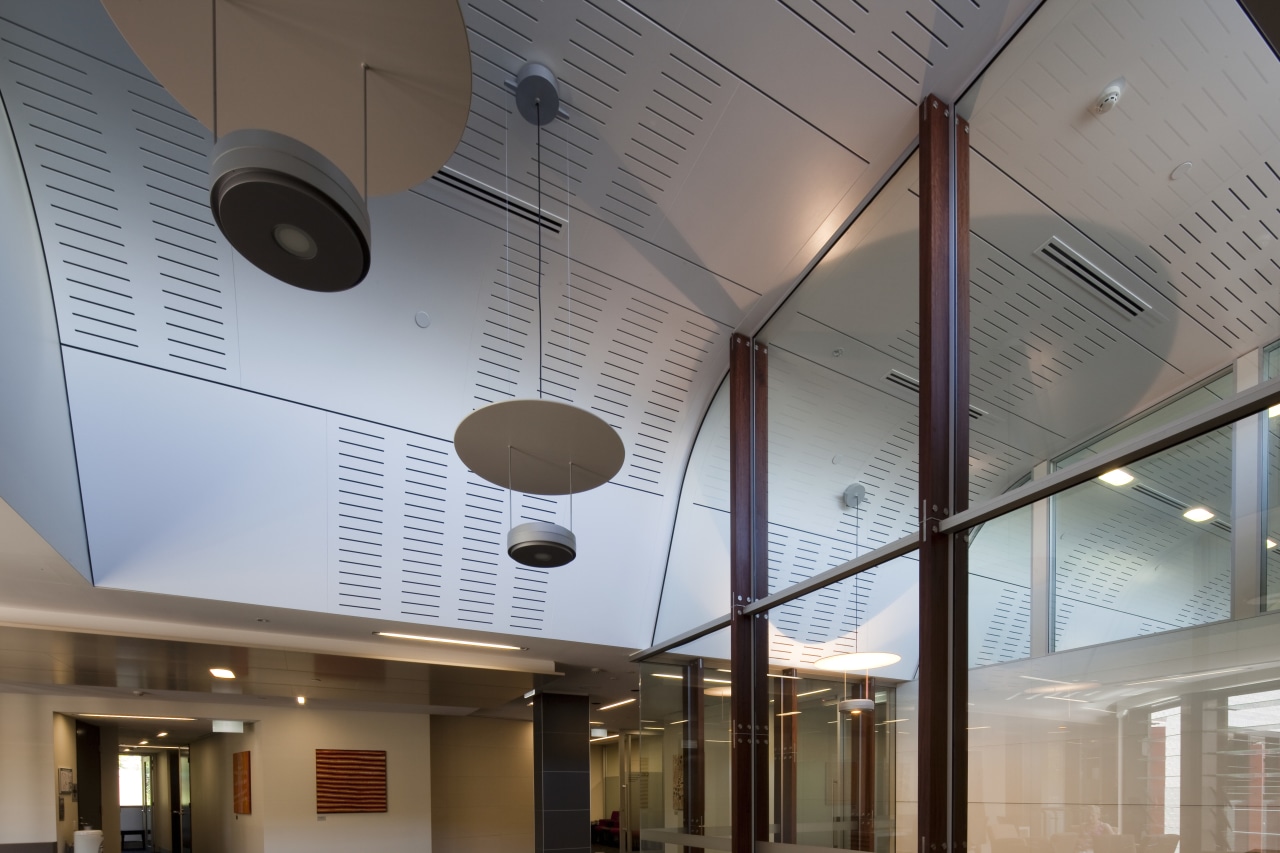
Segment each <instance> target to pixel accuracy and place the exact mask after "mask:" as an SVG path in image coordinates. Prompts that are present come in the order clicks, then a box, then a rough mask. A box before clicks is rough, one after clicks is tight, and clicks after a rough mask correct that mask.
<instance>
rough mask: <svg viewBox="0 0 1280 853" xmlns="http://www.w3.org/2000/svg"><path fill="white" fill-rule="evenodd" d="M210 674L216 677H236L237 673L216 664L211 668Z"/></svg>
mask: <svg viewBox="0 0 1280 853" xmlns="http://www.w3.org/2000/svg"><path fill="white" fill-rule="evenodd" d="M209 674H210V675H212V676H213V677H214V678H235V677H236V674H235V673H234V672H232V671H231V670H229V669H223V668H222V667H218V666H215V667H214V668H213V669H210V670H209Z"/></svg>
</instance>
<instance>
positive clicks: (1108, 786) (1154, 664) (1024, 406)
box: [961, 0, 1280, 853]
mask: <svg viewBox="0 0 1280 853" xmlns="http://www.w3.org/2000/svg"><path fill="white" fill-rule="evenodd" d="M1193 45H1194V47H1192V46H1193ZM1193 49H1194V50H1196V51H1201V50H1203V51H1206V52H1207V53H1208V54H1210V55H1213V56H1216V57H1218V58H1219V61H1217V62H1215V64H1214V68H1215V72H1214V75H1213V79H1207V78H1204V77H1200V76H1197V73H1196V72H1195V71H1193V70H1192V66H1193V64H1189V63H1185V62H1184V61H1183V59H1182V58H1183V57H1185V56H1188V55H1189V53H1188V51H1189V50H1193ZM1246 78H1249V79H1252V80H1255V81H1259V82H1261V81H1268V82H1266V83H1262V84H1263V85H1273V83H1274V81H1277V80H1280V61H1278V60H1277V57H1276V55H1275V54H1274V53H1273V52H1272V50H1271V48H1270V47H1269V46H1268V44H1267V43H1266V42H1265V41H1264V40H1263V39H1262V38H1261V37H1260V36H1259V34H1258V32H1257V31H1256V29H1255V28H1254V26H1253V24H1252V23H1251V22H1250V20H1249V18H1248V15H1247V14H1246V13H1245V12H1244V10H1243V9H1242V8H1241V5H1240V4H1237V3H1218V2H1211V0H1185V2H1184V0H1179V2H1176V3H1168V2H1161V0H1127V2H1117V1H1116V0H1097V2H1053V0H1051V2H1048V3H1046V4H1044V6H1043V7H1042V9H1041V12H1040V13H1038V14H1037V16H1036V17H1035V18H1033V20H1032V21H1031V22H1030V23H1029V24H1028V26H1027V28H1026V30H1025V31H1024V33H1023V34H1022V35H1020V37H1019V39H1017V40H1015V42H1014V43H1013V44H1012V45H1011V46H1010V48H1009V49H1007V50H1006V51H1005V52H1004V53H1003V54H1002V55H1001V56H999V57H997V59H996V60H995V61H994V62H993V64H992V65H991V66H990V68H989V69H988V70H987V71H986V73H985V74H984V76H983V78H982V79H980V80H979V81H978V83H977V84H976V85H975V86H974V87H973V88H972V89H971V91H970V93H969V95H968V96H967V98H966V101H965V103H963V104H962V107H961V113H962V114H964V115H968V116H969V117H970V123H971V145H972V164H973V168H972V175H971V183H970V186H971V187H972V198H971V207H972V212H973V221H972V232H973V233H972V236H971V261H972V263H971V270H970V275H971V283H972V300H971V304H970V308H971V316H972V320H971V325H972V341H971V350H970V353H971V364H972V371H971V376H970V381H971V386H972V400H971V403H972V405H973V406H974V407H975V409H977V410H978V411H977V412H974V411H971V420H970V426H971V429H972V432H973V441H972V447H973V452H972V453H971V458H970V475H971V485H972V486H973V487H974V489H973V490H972V493H973V494H974V497H975V499H980V498H981V497H984V496H985V497H994V496H995V495H999V494H1001V493H1003V492H1005V491H1007V490H1008V489H1009V488H1011V487H1014V486H1016V484H1017V481H1018V480H1019V479H1020V478H1023V477H1026V478H1027V479H1028V481H1029V482H1032V483H1034V482H1035V481H1036V480H1040V479H1043V478H1045V477H1050V476H1053V475H1054V474H1055V472H1057V471H1062V470H1064V469H1068V468H1070V467H1071V466H1073V465H1080V464H1089V460H1091V459H1095V458H1097V457H1098V455H1099V454H1102V453H1107V452H1110V451H1112V450H1113V449H1114V448H1116V447H1119V446H1121V445H1123V444H1125V443H1126V442H1130V441H1133V440H1135V439H1138V438H1139V437H1142V436H1149V435H1151V433H1152V431H1154V430H1158V429H1161V428H1164V427H1166V426H1167V425H1168V424H1171V423H1173V422H1174V421H1177V420H1178V419H1180V418H1183V417H1185V416H1189V415H1193V414H1195V413H1197V412H1202V411H1204V410H1206V409H1208V408H1210V407H1213V406H1215V405H1218V404H1220V403H1221V401H1223V400H1226V399H1228V398H1231V397H1233V396H1234V395H1236V394H1237V393H1240V392H1242V391H1246V390H1247V389H1249V388H1250V387H1252V386H1253V385H1255V384H1256V383H1257V382H1258V381H1259V380H1263V379H1267V378H1271V377H1275V376H1277V375H1280V370H1278V369H1277V368H1278V367H1280V362H1278V359H1277V354H1276V350H1275V349H1274V348H1267V345H1268V344H1269V343H1270V342H1271V341H1273V340H1274V339H1275V338H1276V337H1277V336H1280V322H1277V317H1280V315H1278V314H1277V313H1276V307H1275V306H1276V304H1277V303H1276V301H1275V285H1274V284H1273V282H1274V280H1275V279H1274V275H1273V272H1274V270H1275V269H1276V265H1277V262H1280V251H1278V250H1277V246H1276V244H1275V243H1274V241H1273V235H1272V234H1271V233H1270V232H1271V230H1272V229H1273V228H1274V225H1275V223H1272V222H1271V221H1270V217H1271V216H1272V213H1273V211H1274V210H1275V201H1274V192H1273V181H1274V176H1275V174H1276V172H1275V169H1274V168H1273V167H1274V165H1275V164H1276V163H1277V162H1278V161H1277V159H1276V157H1277V154H1278V153H1280V150H1278V146H1277V145H1276V141H1275V138H1274V136H1273V135H1272V134H1268V138H1267V141H1266V142H1265V143H1262V144H1260V145H1258V146H1256V147H1255V146H1250V147H1249V149H1248V150H1247V151H1245V150H1244V149H1238V150H1236V151H1235V153H1234V154H1232V155H1226V154H1225V152H1226V149H1227V147H1230V145H1229V143H1228V142H1227V140H1228V139H1229V138H1241V139H1242V138H1245V137H1248V136H1249V135H1250V134H1252V133H1253V129H1254V128H1257V127H1260V126H1263V125H1266V126H1272V125H1274V124H1275V123H1276V122H1280V106H1277V105H1276V104H1275V103H1271V102H1267V103H1265V104H1264V103H1261V102H1255V101H1253V100H1252V99H1243V100H1242V99H1240V96H1241V90H1239V89H1238V88H1236V86H1237V82H1238V81H1240V80H1243V79H1246ZM1112 80H1119V81H1120V83H1121V84H1122V85H1123V87H1124V91H1125V94H1124V96H1123V99H1124V100H1123V106H1122V107H1120V109H1119V110H1118V111H1110V112H1095V111H1094V110H1092V109H1090V104H1091V103H1092V99H1093V98H1094V97H1095V96H1096V94H1097V92H1099V91H1100V90H1101V88H1102V87H1104V86H1105V85H1106V84H1107V83H1108V82H1110V81H1112ZM1192 86H1194V87H1195V89H1196V91H1197V94H1198V96H1203V97H1204V98H1205V99H1206V103H1208V102H1213V103H1217V104H1219V105H1220V107H1221V108H1220V109H1219V111H1218V113H1217V115H1216V116H1215V118H1214V120H1213V121H1212V122H1204V121H1202V120H1201V119H1203V117H1204V113H1200V112H1198V111H1197V110H1196V109H1195V108H1188V109H1186V110H1185V114H1186V116H1187V117H1188V118H1189V121H1186V122H1183V121H1181V120H1179V119H1176V118H1173V117H1172V116H1171V114H1170V113H1169V112H1167V111H1166V110H1165V109H1164V108H1163V107H1162V106H1157V105H1159V104H1165V103H1168V101H1167V98H1168V97H1173V98H1174V99H1175V100H1177V101H1178V102H1179V103H1181V104H1183V105H1184V106H1185V105H1186V102H1185V101H1183V100H1181V99H1180V98H1177V97H1176V96H1175V95H1174V93H1178V92H1185V91H1188V87H1192ZM1224 146H1225V147H1224ZM1184 162H1186V163H1191V164H1192V165H1191V166H1189V168H1195V169H1200V170H1201V171H1200V173H1199V175H1200V176H1199V179H1198V180H1197V181H1196V184H1195V186H1194V188H1193V187H1191V186H1189V185H1187V184H1180V183H1178V182H1177V181H1176V180H1174V179H1172V178H1171V177H1170V176H1171V173H1172V172H1173V170H1174V169H1175V168H1177V167H1178V166H1179V165H1180V164H1183V163H1184ZM1263 235H1265V236H1263ZM1258 237H1261V239H1258ZM1276 423H1277V419H1272V418H1269V417H1267V413H1266V412H1263V413H1260V414H1258V415H1251V416H1250V417H1248V418H1245V419H1244V420H1242V421H1240V422H1239V423H1238V424H1234V425H1227V426H1224V427H1221V428H1216V429H1213V430H1207V431H1205V432H1204V433H1203V434H1201V435H1198V436H1195V437H1193V438H1189V439H1188V440H1185V441H1183V442H1182V443H1181V444H1178V445H1177V446H1175V447H1171V448H1168V449H1166V450H1163V451H1161V452H1159V453H1154V454H1149V455H1147V456H1146V457H1145V458H1141V459H1138V460H1136V461H1132V462H1128V463H1126V464H1123V465H1117V466H1116V467H1115V468H1114V469H1113V470H1110V471H1101V472H1099V473H1100V474H1101V475H1102V476H1100V477H1098V478H1097V479H1094V480H1092V481H1089V482H1085V483H1082V484H1080V485H1076V486H1074V487H1072V488H1070V489H1067V490H1065V491H1060V492H1058V493H1057V494H1056V495H1054V496H1053V497H1052V498H1050V499H1048V500H1044V501H1040V502H1038V503H1036V504H1034V505H1032V506H1029V507H1027V508H1025V509H1022V510H1018V511H1017V512H1014V513H1009V514H1007V515H1004V516H1001V517H998V518H995V519H993V520H990V521H987V522H986V523H984V524H983V525H981V527H979V528H974V529H972V530H971V531H970V532H969V572H970V607H969V619H970V624H969V637H970V670H969V680H968V688H969V702H970V706H969V714H968V725H967V735H968V740H969V750H968V752H969V754H968V759H969V780H968V793H969V802H970V808H969V826H968V833H969V837H968V849H969V851H970V853H975V851H980V853H1200V851H1217V852H1218V853H1226V852H1227V851H1230V853H1246V851H1267V850H1274V849H1280V838H1277V837H1276V833H1277V832H1280V787H1278V783H1280V773H1278V772H1277V771H1280V713H1278V712H1277V701H1278V700H1280V692H1278V691H1280V642H1277V640H1280V615H1277V614H1275V613H1274V612H1273V611H1274V609H1275V608H1276V607H1278V606H1280V605H1278V604H1277V601H1280V596H1277V595H1276V594H1275V592H1274V591H1275V590H1276V589H1280V587H1278V586H1277V583H1280V581H1277V580H1276V578H1277V577H1280V575H1278V574H1277V567H1276V566H1277V564H1276V557H1275V556H1274V552H1275V549H1274V548H1273V547H1269V546H1271V543H1272V542H1274V541H1275V540H1276V536H1275V532H1276V531H1277V529H1280V527H1278V525H1277V518H1278V517H1280V516H1278V515H1277V509H1276V507H1277V506H1280V498H1277V495H1278V494H1280V492H1278V491H1277V487H1276V479H1277V478H1276V475H1275V472H1276V470H1277V464H1278V462H1280V430H1278V429H1277V427H1276ZM1001 464H1004V465H1005V467H1003V468H1002V467H1000V465H1001ZM984 481H985V482H984ZM1255 485H1256V486H1257V488H1255ZM980 488H985V489H988V490H989V491H987V492H986V493H985V495H980V494H978V490H979V489H980ZM1255 532H1257V533H1258V537H1261V538H1264V539H1265V540H1266V541H1259V539H1258V538H1257V537H1255V535H1254V534H1255Z"/></svg>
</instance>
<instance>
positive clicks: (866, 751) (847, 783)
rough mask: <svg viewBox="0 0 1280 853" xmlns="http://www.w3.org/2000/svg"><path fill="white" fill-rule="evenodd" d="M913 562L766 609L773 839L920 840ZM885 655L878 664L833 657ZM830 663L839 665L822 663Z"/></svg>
mask: <svg viewBox="0 0 1280 853" xmlns="http://www.w3.org/2000/svg"><path fill="white" fill-rule="evenodd" d="M918 612H919V591H918V571H917V562H916V560H915V559H914V557H912V558H902V559H899V560H895V561H892V562H890V563H886V564H885V565H883V566H880V567H879V568H877V569H873V570H871V571H868V572H865V573H863V574H862V575H857V576H854V577H852V578H847V579H845V580H843V581H841V582H839V583H837V584H834V585H832V586H829V587H826V588H824V589H821V590H818V591H816V592H814V593H811V594H809V595H807V596H804V597H802V598H798V599H796V600H794V601H792V602H790V603H788V604H784V605H782V606H780V607H777V608H775V609H774V610H772V611H770V613H769V665H770V674H769V718H770V726H769V737H770V743H771V750H770V762H771V773H770V791H769V796H770V806H771V818H770V838H771V840H772V841H773V842H774V843H775V844H776V845H791V844H800V845H808V846H810V847H826V848H832V849H843V850H863V851H876V853H909V851H914V850H915V849H916V844H915V841H914V838H915V826H916V802H917V794H916V785H915V779H916V775H917V774H916V767H915V761H916V753H915V747H914V744H915V734H914V732H915V729H914V727H913V726H912V725H911V722H912V721H913V720H914V718H915V711H914V708H915V696H916V695H917V692H916V685H915V682H914V680H913V679H914V677H915V673H916V669H917V664H918V653H917V649H918V642H919V637H918V634H919V628H918V626H919V621H918ZM854 652H887V653H890V654H892V655H896V656H898V657H899V660H897V661H896V662H893V663H889V664H888V665H885V666H879V667H875V668H870V667H866V668H864V667H859V666H857V665H856V664H855V663H853V662H849V663H845V664H838V663H836V662H835V660H833V659H834V658H835V656H847V655H849V654H851V653H854ZM831 666H835V667H836V668H835V669H828V668H827V667H831Z"/></svg>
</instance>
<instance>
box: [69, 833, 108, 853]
mask: <svg viewBox="0 0 1280 853" xmlns="http://www.w3.org/2000/svg"><path fill="white" fill-rule="evenodd" d="M102 845H103V841H102V830H101V829H81V830H79V831H78V832H76V834H75V851H76V853H102Z"/></svg>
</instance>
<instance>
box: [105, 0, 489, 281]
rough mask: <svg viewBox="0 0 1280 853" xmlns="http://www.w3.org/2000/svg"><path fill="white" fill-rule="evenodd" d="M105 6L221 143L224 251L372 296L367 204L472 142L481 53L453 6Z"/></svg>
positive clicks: (282, 2)
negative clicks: (360, 288)
mask: <svg viewBox="0 0 1280 853" xmlns="http://www.w3.org/2000/svg"><path fill="white" fill-rule="evenodd" d="M103 5H104V6H105V7H106V10H107V12H108V13H109V14H110V15H111V18H112V20H113V21H114V22H115V24H116V26H117V27H118V28H119V29H120V32H121V33H122V34H123V35H124V37H125V38H126V40H128V42H129V45H130V46H131V47H132V48H133V49H134V51H135V52H136V53H137V54H138V57H139V58H140V59H142V61H143V62H145V63H146V65H147V68H148V69H149V70H150V71H151V73H152V74H154V75H155V77H156V78H157V79H158V80H159V81H160V83H161V84H163V85H164V86H165V88H166V89H167V90H168V92H169V94H171V95H172V96H173V97H174V98H175V99H176V100H177V101H178V102H179V103H180V104H182V106H183V107H185V108H186V109H187V111H188V112H190V113H191V114H192V115H193V116H195V117H196V118H197V119H198V120H200V121H201V122H202V123H203V124H204V125H205V126H206V127H208V128H209V129H210V130H211V131H212V132H213V140H214V148H213V151H212V154H211V157H210V161H209V163H210V170H209V178H210V184H209V206H210V210H211V212H212V214H213V219H214V222H215V223H216V224H217V226H218V228H219V229H221V231H222V234H223V236H224V237H225V238H226V239H227V242H229V243H230V244H231V246H232V247H233V248H234V249H235V250H236V251H237V252H238V253H239V254H240V256H241V257H243V258H244V259H245V260H248V261H249V262H250V263H252V264H253V265H254V266H255V267H257V268H258V269H260V270H262V271H263V272H265V273H267V274H268V275H271V276H273V277H275V278H277V279H279V280H281V281H283V282H285V283H287V284H291V285H293V286H295V287H300V288H303V289H305V290H313V291H322V292H333V291H340V290H346V289H348V288H351V287H354V286H355V285H357V284H359V283H360V281H362V280H363V279H364V277H365V276H366V275H367V274H368V272H369V267H370V261H371V257H372V256H371V252H370V245H371V243H370V233H371V228H370V220H369V211H368V199H369V197H370V196H371V195H381V194H388V193H394V192H400V191H402V190H405V189H408V188H410V187H413V186H416V185H417V184H419V183H421V182H422V181H424V180H426V179H427V178H429V177H431V175H433V174H435V173H436V172H437V171H438V170H439V169H440V167H441V166H443V165H444V163H445V161H446V160H448V159H449V157H450V156H451V155H452V154H453V151H454V149H455V148H456V147H457V145H458V141H459V140H460V139H461V138H462V132H463V131H464V130H465V129H466V123H467V117H468V115H469V113H470V105H471V53H470V48H469V45H468V41H467V31H466V24H465V22H464V20H463V17H462V10H461V8H460V7H459V6H458V3H457V2H456V0H431V2H415V1H414V0H363V2H361V3H311V4H308V3H303V4H299V3H297V2H296V0H254V2H253V3H240V2H233V0H103ZM266 46H269V49H268V48H267V47H266ZM220 59H222V60H226V61H224V62H219V60H220ZM371 155H373V156H372V158H371Z"/></svg>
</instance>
